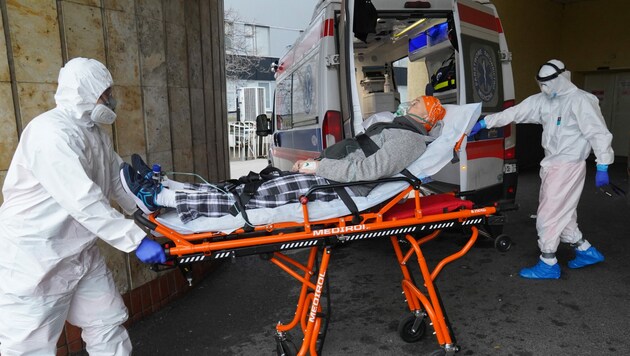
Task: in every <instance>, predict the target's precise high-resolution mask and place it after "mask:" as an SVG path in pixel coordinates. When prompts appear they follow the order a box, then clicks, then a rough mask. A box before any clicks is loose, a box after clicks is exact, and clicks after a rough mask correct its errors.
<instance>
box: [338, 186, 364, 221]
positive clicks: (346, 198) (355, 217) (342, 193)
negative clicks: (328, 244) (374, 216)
mask: <svg viewBox="0 0 630 356" xmlns="http://www.w3.org/2000/svg"><path fill="white" fill-rule="evenodd" d="M333 190H334V191H335V193H337V195H338V196H339V198H341V201H343V203H344V204H345V205H346V207H347V208H348V210H350V213H351V214H352V223H353V224H355V225H356V224H360V223H361V221H363V219H362V218H361V215H360V214H359V208H357V205H356V204H355V203H354V200H352V198H351V197H350V194H348V191H346V188H344V187H336V188H333Z"/></svg>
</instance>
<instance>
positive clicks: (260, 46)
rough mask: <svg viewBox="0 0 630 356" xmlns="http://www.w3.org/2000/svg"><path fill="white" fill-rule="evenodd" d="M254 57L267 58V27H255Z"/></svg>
mask: <svg viewBox="0 0 630 356" xmlns="http://www.w3.org/2000/svg"><path fill="white" fill-rule="evenodd" d="M255 36H256V55H258V56H265V57H266V56H269V47H270V46H269V27H263V26H256V34H255Z"/></svg>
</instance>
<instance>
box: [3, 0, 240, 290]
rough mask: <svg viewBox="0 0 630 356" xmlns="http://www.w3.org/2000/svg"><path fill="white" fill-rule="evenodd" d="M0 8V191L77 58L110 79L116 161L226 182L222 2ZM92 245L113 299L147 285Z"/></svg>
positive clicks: (94, 0) (118, 255)
mask: <svg viewBox="0 0 630 356" xmlns="http://www.w3.org/2000/svg"><path fill="white" fill-rule="evenodd" d="M0 9H1V10H2V17H1V18H0V21H2V23H1V26H0V30H1V31H2V34H0V184H2V183H3V182H4V178H5V176H6V171H7V169H8V167H9V164H10V161H11V157H12V156H13V152H14V151H15V148H16V145H17V143H18V139H19V135H20V132H21V131H22V129H23V128H24V127H25V126H26V125H27V124H28V122H29V121H30V120H32V119H33V118H34V117H35V116H37V115H39V114H40V113H42V112H45V111H47V110H49V109H51V108H53V107H54V106H55V103H54V98H53V95H54V93H55V90H56V87H57V85H56V81H57V76H58V73H59V69H60V68H61V67H62V66H63V64H64V63H65V62H66V61H67V60H68V59H70V58H74V57H78V56H81V57H91V58H95V59H98V60H99V61H101V62H103V63H104V64H106V65H107V67H108V68H109V69H110V71H111V73H112V76H113V78H114V95H115V97H116V98H117V100H118V102H119V105H118V108H117V113H118V119H117V120H116V122H115V123H114V125H112V126H111V127H108V130H109V131H110V133H111V134H112V137H113V139H114V143H115V147H116V149H117V151H118V153H119V154H120V155H121V156H122V157H123V159H126V160H127V161H128V160H129V156H130V155H131V154H132V153H139V154H141V155H142V156H143V157H145V158H146V159H147V161H148V162H152V163H153V162H159V163H161V164H162V166H163V168H164V170H166V171H179V172H196V173H198V174H201V175H202V176H204V177H205V178H206V179H209V180H210V181H218V180H221V179H225V178H228V177H229V161H228V154H227V129H226V126H227V121H226V120H227V119H226V117H227V110H226V105H225V102H226V99H225V78H224V76H223V72H222V70H221V68H223V67H224V54H223V53H224V51H223V1H222V0H73V1H68V0H64V1H55V0H7V1H0ZM176 178H177V177H176ZM182 179H183V180H186V179H188V178H185V177H182ZM0 202H2V196H1V195H0ZM101 245H102V249H103V251H104V252H105V254H106V255H107V260H108V265H109V266H110V268H111V269H112V271H113V272H114V275H115V279H116V284H117V286H118V288H119V289H120V291H121V293H126V292H128V291H130V290H132V289H134V288H136V287H138V286H140V285H142V284H144V283H146V282H147V281H149V280H152V279H154V278H156V276H157V275H156V274H155V273H153V272H149V271H148V270H147V268H146V266H144V265H141V264H139V263H138V262H137V260H136V258H135V257H131V258H129V256H128V255H127V254H125V253H122V252H120V251H118V250H115V249H113V248H111V247H109V246H108V245H106V244H104V243H103V244H101Z"/></svg>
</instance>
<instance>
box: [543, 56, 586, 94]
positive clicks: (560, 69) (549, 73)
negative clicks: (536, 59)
mask: <svg viewBox="0 0 630 356" xmlns="http://www.w3.org/2000/svg"><path fill="white" fill-rule="evenodd" d="M565 73H567V71H566V69H565V67H564V63H562V62H560V61H558V60H553V59H552V60H551V61H549V62H547V63H545V64H543V65H542V66H541V67H540V70H539V71H538V75H536V80H538V85H539V86H540V91H541V92H543V94H545V95H546V96H547V97H548V98H550V99H553V98H555V97H557V96H564V95H567V94H569V93H571V92H572V91H574V90H577V87H576V86H575V85H574V84H573V83H571V81H570V80H569V79H568V78H567V77H568V76H570V74H567V75H565Z"/></svg>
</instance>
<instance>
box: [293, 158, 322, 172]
mask: <svg viewBox="0 0 630 356" xmlns="http://www.w3.org/2000/svg"><path fill="white" fill-rule="evenodd" d="M318 164H319V162H317V161H315V160H312V159H307V160H306V161H302V163H301V164H300V166H299V168H298V172H300V173H306V174H315V171H316V170H317V165H318Z"/></svg>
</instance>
